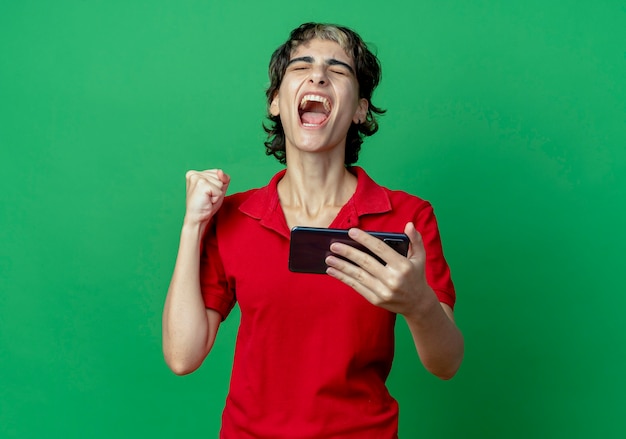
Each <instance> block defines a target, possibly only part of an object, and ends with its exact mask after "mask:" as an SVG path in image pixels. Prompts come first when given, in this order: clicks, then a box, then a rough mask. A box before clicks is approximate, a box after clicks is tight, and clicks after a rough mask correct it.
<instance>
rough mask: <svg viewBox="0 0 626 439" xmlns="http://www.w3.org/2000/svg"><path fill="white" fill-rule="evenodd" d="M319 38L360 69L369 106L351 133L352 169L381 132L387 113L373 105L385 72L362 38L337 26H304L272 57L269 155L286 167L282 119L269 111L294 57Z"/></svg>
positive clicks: (362, 90) (268, 94)
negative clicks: (381, 121) (368, 140)
mask: <svg viewBox="0 0 626 439" xmlns="http://www.w3.org/2000/svg"><path fill="white" fill-rule="evenodd" d="M315 38H318V39H321V40H330V41H334V42H336V43H337V44H339V46H341V48H342V49H343V50H344V51H345V52H346V53H347V54H348V55H351V56H352V59H353V61H354V65H355V67H356V69H355V73H356V79H357V82H358V83H359V97H360V98H365V99H367V103H368V104H369V107H368V110H367V115H366V116H365V120H364V121H361V123H360V124H355V123H352V125H350V128H349V129H348V135H347V139H346V158H345V164H346V165H348V166H349V165H352V164H354V163H356V161H357V160H358V158H359V151H360V150H361V144H362V143H363V138H364V137H366V136H371V135H372V134H374V133H375V132H376V131H378V121H377V120H376V115H381V114H383V113H385V110H383V109H381V108H378V107H376V106H375V105H374V104H372V94H373V93H374V89H375V88H376V86H377V85H378V83H379V82H380V80H381V75H382V72H381V67H380V62H379V61H378V58H377V57H376V55H374V54H373V53H372V52H371V51H370V50H369V49H368V47H367V45H366V44H365V42H363V40H362V39H361V37H360V36H359V35H358V34H357V33H356V32H354V31H353V30H351V29H349V28H347V27H344V26H338V25H334V24H323V23H304V24H302V25H300V26H299V27H297V28H296V29H294V30H293V31H291V34H290V35H289V39H288V40H287V41H286V42H285V43H284V44H283V45H281V46H280V47H279V48H278V49H276V51H274V53H273V54H272V58H271V59H270V64H269V72H268V73H269V78H270V85H269V87H268V88H267V90H266V91H265V95H266V98H267V108H268V115H267V117H268V119H269V122H270V123H269V126H266V125H265V124H264V125H263V128H264V129H265V131H266V132H267V141H266V142H265V153H266V154H267V155H273V156H274V157H276V158H277V159H278V161H279V162H280V163H282V164H285V163H286V159H287V158H286V151H285V132H284V130H283V125H282V123H281V121H280V116H273V115H272V114H271V113H270V112H269V107H270V105H271V104H272V101H273V99H274V97H275V95H276V93H278V89H279V88H280V85H281V83H282V81H283V77H284V76H285V71H286V70H287V65H288V64H289V60H290V59H291V54H292V53H293V51H294V50H295V49H296V48H298V47H299V46H300V45H302V44H305V43H306V42H308V41H310V40H313V39H315Z"/></svg>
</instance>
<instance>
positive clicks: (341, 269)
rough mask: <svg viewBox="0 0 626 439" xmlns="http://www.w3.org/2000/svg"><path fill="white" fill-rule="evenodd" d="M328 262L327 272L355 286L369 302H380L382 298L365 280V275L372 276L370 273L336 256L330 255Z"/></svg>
mask: <svg viewBox="0 0 626 439" xmlns="http://www.w3.org/2000/svg"><path fill="white" fill-rule="evenodd" d="M326 264H327V265H328V268H327V269H326V274H328V275H329V276H331V277H334V278H335V279H337V280H339V281H341V282H343V283H344V284H346V285H348V286H349V287H351V288H353V289H354V290H355V291H356V292H357V293H359V294H360V295H361V296H363V297H364V298H365V300H367V301H368V302H370V303H373V304H377V303H379V302H380V298H379V297H378V296H377V295H376V293H375V292H374V290H373V289H372V288H370V287H369V286H368V282H366V281H364V280H363V279H364V277H366V276H370V275H369V274H368V273H365V272H364V271H363V270H361V269H359V268H358V267H356V266H355V265H354V264H351V263H349V262H346V261H342V260H341V259H339V258H336V257H334V256H329V257H328V258H327V261H326ZM358 270H360V271H361V274H357V273H358Z"/></svg>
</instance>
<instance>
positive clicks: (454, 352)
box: [404, 290, 464, 379]
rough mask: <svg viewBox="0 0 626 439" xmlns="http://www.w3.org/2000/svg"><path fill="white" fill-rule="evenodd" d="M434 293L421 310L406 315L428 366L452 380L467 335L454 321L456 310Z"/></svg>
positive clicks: (459, 362) (414, 339)
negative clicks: (464, 337) (454, 311)
mask: <svg viewBox="0 0 626 439" xmlns="http://www.w3.org/2000/svg"><path fill="white" fill-rule="evenodd" d="M430 292H431V293H432V294H427V295H425V296H426V297H425V298H424V299H423V300H422V303H421V304H420V306H419V307H417V311H415V312H413V313H412V314H410V315H405V316H404V317H405V319H406V322H407V324H408V326H409V330H410V331H411V335H412V336H413V341H414V343H415V348H416V349H417V352H418V355H419V357H420V360H421V361H422V364H423V365H424V367H426V369H427V370H428V371H429V372H431V373H432V374H433V375H436V376H438V377H439V378H441V379H450V378H452V377H453V376H454V375H455V374H456V372H457V370H458V369H459V366H460V365H461V361H462V360H463V353H464V341H463V335H462V334H461V331H460V330H459V329H458V327H457V326H456V323H455V322H454V316H453V314H452V309H451V308H450V307H449V306H447V305H444V304H441V303H439V300H438V299H437V296H436V295H435V293H434V292H433V291H432V290H430Z"/></svg>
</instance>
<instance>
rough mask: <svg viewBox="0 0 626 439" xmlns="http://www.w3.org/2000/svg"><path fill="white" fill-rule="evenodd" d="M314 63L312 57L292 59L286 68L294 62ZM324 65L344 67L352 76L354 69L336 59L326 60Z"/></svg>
mask: <svg viewBox="0 0 626 439" xmlns="http://www.w3.org/2000/svg"><path fill="white" fill-rule="evenodd" d="M314 61H315V60H314V59H313V57H312V56H301V57H298V58H293V59H292V60H290V61H289V63H288V64H287V66H290V65H291V64H293V63H296V62H305V63H308V64H313V62H314ZM326 65H329V66H342V67H345V68H346V69H348V70H349V71H350V73H352V74H353V75H354V69H353V68H352V67H351V66H350V64H346V63H345V62H343V61H339V60H338V59H335V58H331V59H329V60H326Z"/></svg>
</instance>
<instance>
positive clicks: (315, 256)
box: [289, 226, 409, 274]
mask: <svg viewBox="0 0 626 439" xmlns="http://www.w3.org/2000/svg"><path fill="white" fill-rule="evenodd" d="M367 233H369V234H370V235H372V236H375V237H376V238H378V239H381V240H382V241H384V242H385V243H386V244H387V245H388V246H389V247H391V248H393V249H394V250H395V251H397V252H398V253H400V254H401V255H402V256H406V255H407V253H408V251H409V237H408V236H407V235H406V234H404V233H390V232H370V231H368V232H367ZM334 242H341V243H344V244H347V245H350V246H352V247H354V248H356V249H359V250H361V251H363V252H365V253H368V254H370V255H372V256H373V257H374V258H376V259H377V260H378V261H379V262H380V263H381V264H385V261H383V260H382V259H380V258H379V257H378V256H377V255H375V254H373V253H372V252H371V251H370V250H369V249H367V248H366V247H364V246H362V245H361V244H359V243H357V242H356V241H354V240H353V239H352V238H350V237H349V236H348V230H343V229H325V228H318V227H302V226H296V227H294V228H293V229H291V242H290V244H289V270H290V271H293V272H296V273H318V274H324V273H326V269H327V268H328V266H327V265H326V258H327V257H328V256H330V255H335V256H337V257H339V258H341V259H344V260H347V261H348V262H352V261H349V260H348V259H346V258H343V257H341V256H339V255H336V254H334V253H333V252H331V251H330V245H331V244H332V243H334Z"/></svg>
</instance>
